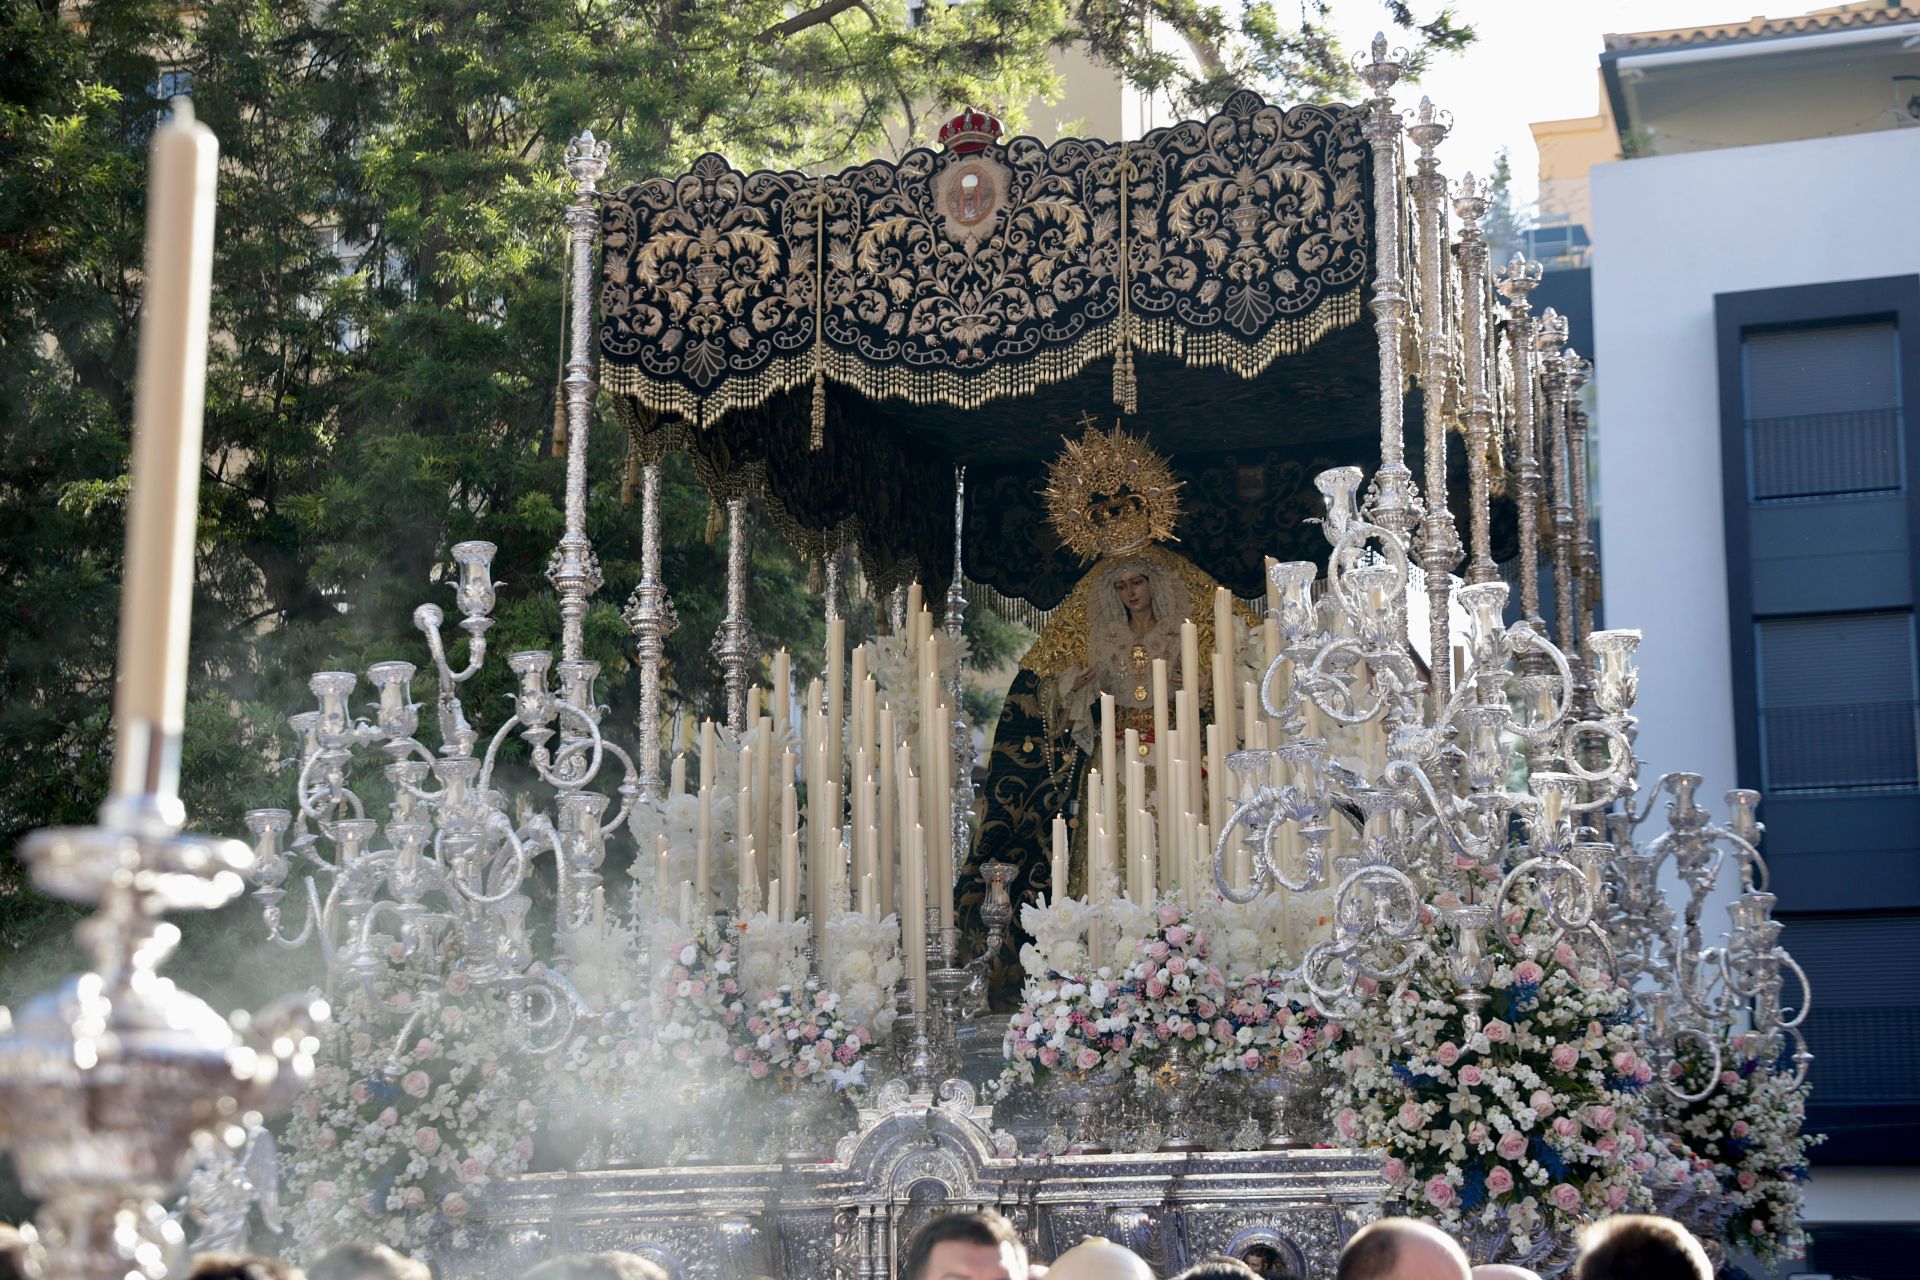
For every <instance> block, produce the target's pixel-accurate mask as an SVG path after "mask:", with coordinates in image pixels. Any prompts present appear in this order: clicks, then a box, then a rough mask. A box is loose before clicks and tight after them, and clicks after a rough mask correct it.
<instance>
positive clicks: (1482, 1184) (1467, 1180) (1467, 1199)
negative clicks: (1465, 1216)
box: [1460, 1169, 1487, 1213]
mask: <svg viewBox="0 0 1920 1280" xmlns="http://www.w3.org/2000/svg"><path fill="white" fill-rule="evenodd" d="M1486 1202H1487V1175H1486V1174H1485V1173H1483V1172H1482V1171H1480V1170H1479V1169H1469V1170H1467V1173H1466V1176H1465V1177H1464V1178H1462V1179H1461V1180H1460V1210H1461V1212H1463V1213H1472V1212H1473V1211H1474V1210H1475V1209H1478V1208H1479V1207H1480V1206H1481V1205H1483V1204H1485V1203H1486Z"/></svg>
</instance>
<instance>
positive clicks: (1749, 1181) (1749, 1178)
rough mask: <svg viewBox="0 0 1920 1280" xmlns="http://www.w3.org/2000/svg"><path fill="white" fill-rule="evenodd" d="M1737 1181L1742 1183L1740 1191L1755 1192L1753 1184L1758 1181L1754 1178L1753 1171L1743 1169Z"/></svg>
mask: <svg viewBox="0 0 1920 1280" xmlns="http://www.w3.org/2000/svg"><path fill="white" fill-rule="evenodd" d="M1737 1181H1738V1182H1739V1183H1740V1189H1741V1190H1742V1191H1751V1190H1753V1184H1754V1183H1755V1182H1756V1181H1758V1179H1756V1178H1755V1177H1754V1176H1753V1173H1752V1171H1751V1170H1747V1169H1742V1170H1741V1171H1740V1177H1739V1178H1738V1179H1737Z"/></svg>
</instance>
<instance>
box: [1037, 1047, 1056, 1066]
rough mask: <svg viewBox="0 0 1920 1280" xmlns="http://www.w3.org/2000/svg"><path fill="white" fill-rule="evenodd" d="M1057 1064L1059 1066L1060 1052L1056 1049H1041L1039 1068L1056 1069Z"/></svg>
mask: <svg viewBox="0 0 1920 1280" xmlns="http://www.w3.org/2000/svg"><path fill="white" fill-rule="evenodd" d="M1059 1064H1060V1051H1059V1050H1058V1049H1053V1048H1047V1049H1042V1050H1041V1051H1040V1065H1041V1066H1043V1067H1049V1068H1051V1067H1056V1066H1058V1065H1059Z"/></svg>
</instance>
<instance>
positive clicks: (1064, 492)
mask: <svg viewBox="0 0 1920 1280" xmlns="http://www.w3.org/2000/svg"><path fill="white" fill-rule="evenodd" d="M1179 491H1180V482H1179V481H1177V480H1175V479H1174V478H1173V472H1172V470H1171V469H1170V468H1169V467H1168V466H1167V463H1166V462H1165V460H1164V459H1162V458H1161V457H1160V456H1159V455H1157V454H1155V453H1154V452H1153V450H1151V449H1150V448H1148V447H1147V445H1146V443H1145V442H1144V441H1142V440H1140V439H1139V438H1137V437H1133V436H1128V435H1126V434H1124V433H1123V432H1122V431H1121V430H1120V429H1119V428H1118V427H1115V428H1114V430H1113V431H1111V432H1102V431H1099V430H1097V429H1093V430H1089V431H1087V433H1086V434H1085V435H1084V436H1083V437H1082V438H1081V439H1079V440H1069V441H1067V442H1066V448H1065V450H1064V452H1063V453H1062V454H1061V456H1060V458H1059V459H1058V460H1056V461H1055V462H1054V464H1053V466H1052V467H1051V468H1050V469H1049V471H1048V485H1047V489H1046V498H1047V510H1048V519H1049V521H1050V522H1051V523H1052V525H1053V527H1054V529H1055V530H1056V532H1058V533H1059V535H1060V539H1061V541H1062V542H1064V543H1065V544H1066V545H1067V546H1068V547H1069V548H1070V549H1071V550H1073V551H1074V552H1075V553H1077V554H1078V555H1079V556H1080V557H1081V558H1082V559H1083V560H1089V561H1092V562H1093V564H1092V567H1091V568H1090V569H1089V570H1088V571H1087V573H1086V575H1085V576H1084V577H1082V578H1081V579H1080V581H1079V582H1078V583H1077V584H1075V586H1074V588H1073V590H1072V591H1070V592H1069V593H1068V594H1067V598H1066V599H1065V600H1064V601H1063V602H1062V603H1061V604H1060V606H1059V608H1057V609H1055V610H1054V611H1053V613H1052V615H1051V616H1050V617H1049V618H1048V620H1047V622H1046V625H1045V626H1044V627H1043V628H1042V629H1041V631H1040V635H1039V637H1038V638H1037V639H1035V641H1034V642H1033V645H1032V646H1031V647H1030V648H1029V649H1028V650H1027V652H1026V655H1025V656H1024V657H1022V658H1021V660H1020V671H1019V674H1018V675H1016V676H1015V677H1014V680H1013V684H1012V686H1011V687H1010V688H1009V689H1008V690H1007V699H1006V702H1005V704H1004V705H1003V706H1002V708H1001V712H1000V720H999V723H998V725H997V726H996V727H995V729H994V736H993V746H992V748H991V751H990V753H989V755H988V760H987V786H986V796H985V806H986V812H985V816H984V819H983V820H982V822H981V825H980V832H979V836H978V838H977V839H976V840H975V841H974V846H973V850H972V854H971V856H970V857H969V858H968V860H967V864H966V866H965V867H964V868H963V869H962V871H961V874H960V883H959V886H958V892H959V907H960V917H959V924H960V928H961V933H962V939H961V941H962V947H961V951H962V954H964V955H979V954H980V952H981V950H982V949H983V948H984V947H985V945H986V932H985V929H984V927H983V925H982V924H981V921H980V904H981V901H982V898H983V896H984V885H983V881H982V878H981V873H980V867H981V866H982V864H984V863H987V862H993V861H999V862H1005V863H1010V864H1012V865H1013V866H1014V867H1015V868H1017V872H1016V874H1015V876H1014V879H1013V881H1012V882H1011V884H1010V885H1009V891H1010V893H1011V895H1012V897H1013V903H1014V919H1013V925H1012V927H1011V928H1010V929H1009V937H1008V938H1007V939H1006V940H1005V941H1004V942H1003V944H1002V946H1001V948H1000V952H999V954H998V955H996V956H991V957H989V958H988V990H989V993H990V998H991V999H992V1001H993V1003H994V1005H995V1006H996V1007H1011V1004H1012V1003H1013V1002H1015V1001H1016V1000H1017V998H1018V993H1019V988H1020V967H1019V961H1018V955H1019V947H1020V944H1021V942H1022V941H1024V935H1023V934H1022V932H1021V929H1020V910H1019V908H1020V905H1021V904H1022V903H1026V902H1036V901H1038V900H1039V899H1041V898H1043V897H1051V896H1052V895H1053V894H1054V892H1055V891H1056V888H1057V889H1058V890H1059V891H1060V892H1064V893H1066V894H1069V895H1071V896H1079V895H1081V894H1083V893H1085V892H1086V888H1087V886H1086V884H1085V875H1086V865H1087V861H1086V840H1087V824H1086V823H1085V822H1083V821H1082V818H1083V815H1082V812H1081V810H1082V809H1083V808H1084V806H1085V802H1086V787H1087V769H1088V767H1089V766H1090V765H1091V764H1094V763H1097V761H1098V759H1099V756H1100V752H1101V743H1100V736H1101V735H1102V734H1112V735H1113V736H1114V737H1115V739H1116V742H1115V747H1116V758H1118V753H1119V749H1120V748H1121V747H1122V745H1123V744H1124V742H1125V740H1126V734H1127V731H1128V730H1130V729H1131V730H1134V731H1136V732H1137V733H1138V735H1139V743H1140V748H1139V749H1140V751H1141V754H1142V755H1143V756H1144V755H1146V754H1147V752H1148V749H1150V748H1151V746H1152V744H1153V741H1154V730H1153V697H1154V689H1153V664H1154V662H1155V660H1156V659H1158V660H1161V661H1164V662H1165V663H1166V664H1167V677H1168V678H1167V687H1168V688H1169V689H1178V688H1180V687H1181V685H1182V681H1183V679H1184V677H1185V672H1184V671H1182V670H1181V658H1180V627H1181V624H1182V623H1184V622H1186V621H1188V620H1189V619H1191V620H1192V621H1193V622H1194V624H1195V627H1196V629H1197V630H1198V631H1199V633H1200V636H1199V639H1200V652H1201V653H1211V652H1212V651H1213V627H1214V624H1213V618H1214V614H1213V593H1214V589H1215V587H1216V585H1217V584H1216V583H1215V582H1214V580H1213V578H1212V577H1210V576H1209V575H1208V574H1206V573H1205V572H1204V571H1202V570H1201V569H1199V568H1198V567H1197V566H1195V565H1193V564H1192V563H1190V562H1189V561H1187V560H1186V559H1185V558H1184V557H1182V556H1180V555H1178V554H1176V553H1175V552H1173V551H1172V550H1170V549H1168V548H1167V547H1166V546H1165V545H1164V544H1165V543H1166V542H1168V541H1170V540H1172V538H1173V528H1174V522H1175V521H1176V519H1177V518H1178V516H1179ZM1196 683H1197V684H1198V686H1199V687H1200V688H1201V689H1203V690H1204V695H1203V707H1202V715H1201V718H1202V720H1203V721H1204V720H1208V719H1211V718H1212V680H1211V678H1210V675H1209V678H1207V679H1203V680H1199V681H1197V682H1196ZM1103 693H1104V694H1111V695H1112V697H1113V712H1114V713H1113V717H1112V723H1110V724H1108V723H1102V717H1101V711H1100V708H1101V696H1100V695H1101V694H1103ZM1149 786H1150V788H1151V786H1152V783H1151V781H1150V783H1149ZM1056 816H1064V817H1065V818H1066V820H1067V827H1068V831H1069V838H1070V840H1071V847H1072V856H1071V867H1072V872H1071V877H1070V878H1071V880H1072V883H1071V884H1068V885H1064V886H1055V885H1054V884H1053V883H1052V866H1051V852H1052V831H1053V819H1054V818H1055V817H1056Z"/></svg>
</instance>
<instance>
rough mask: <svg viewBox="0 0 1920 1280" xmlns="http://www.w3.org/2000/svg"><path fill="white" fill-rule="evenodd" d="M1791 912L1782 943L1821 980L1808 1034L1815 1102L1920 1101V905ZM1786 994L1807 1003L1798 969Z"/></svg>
mask: <svg viewBox="0 0 1920 1280" xmlns="http://www.w3.org/2000/svg"><path fill="white" fill-rule="evenodd" d="M1783 919H1784V922H1785V924H1786V930H1785V932H1784V933H1783V934H1782V936H1781V941H1782V943H1784V944H1785V946H1786V947H1787V949H1788V950H1789V951H1791V952H1792V953H1793V958H1794V959H1795V960H1797V961H1798V962H1799V963H1800V966H1801V967H1802V968H1804V969H1805V970H1806V971H1807V980H1808V981H1809V982H1811V983H1812V984H1813V1001H1812V1004H1811V1011H1810V1012H1809V1013H1808V1014H1807V1020H1806V1022H1805V1024H1804V1025H1802V1027H1801V1028H1800V1032H1801V1034H1802V1035H1804V1036H1805V1037H1806V1039H1807V1048H1808V1049H1809V1050H1811V1051H1812V1053H1813V1078H1814V1080H1815V1081H1816V1082H1817V1083H1816V1085H1815V1088H1814V1093H1813V1101H1814V1103H1815V1105H1817V1106H1833V1107H1844V1106H1857V1105H1874V1106H1883V1105H1886V1104H1888V1103H1920V913H1911V912H1899V913H1893V912H1862V913H1859V914H1844V915H1843V914H1833V915H1825V914H1822V915H1805V916H1802V915H1793V916H1787V917H1783ZM1780 998H1781V1000H1782V1001H1784V1002H1785V1003H1787V1004H1789V1005H1793V1006H1795V1007H1797V1006H1798V1005H1799V1004H1800V1002H1801V998H1802V997H1801V993H1800V991H1799V984H1798V983H1797V982H1795V981H1794V980H1793V978H1792V977H1791V976H1789V977H1788V978H1787V985H1786V988H1785V990H1784V991H1783V992H1782V993H1781V997H1780Z"/></svg>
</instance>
